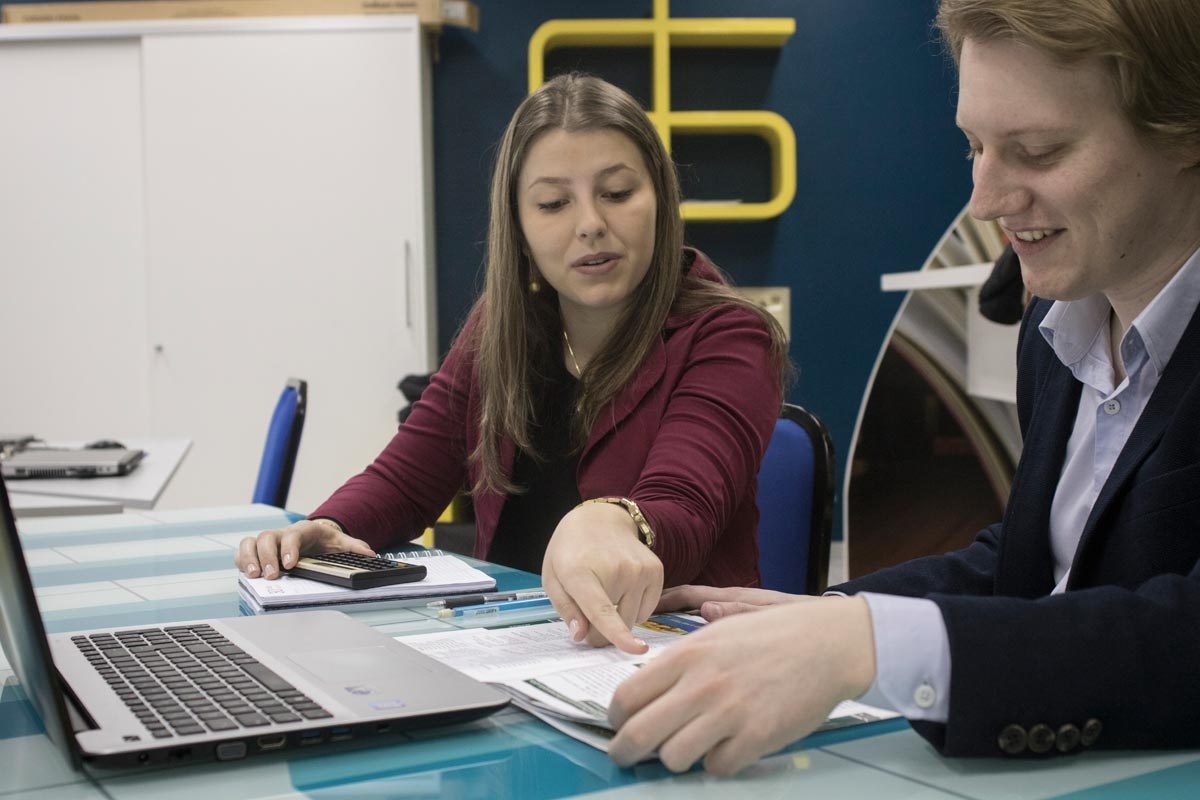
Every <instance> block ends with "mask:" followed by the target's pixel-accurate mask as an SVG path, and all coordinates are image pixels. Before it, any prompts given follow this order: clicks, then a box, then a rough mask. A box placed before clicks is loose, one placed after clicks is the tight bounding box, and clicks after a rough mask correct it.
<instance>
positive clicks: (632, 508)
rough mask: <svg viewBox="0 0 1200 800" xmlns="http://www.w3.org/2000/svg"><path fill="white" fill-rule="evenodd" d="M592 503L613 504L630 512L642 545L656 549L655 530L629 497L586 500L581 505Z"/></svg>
mask: <svg viewBox="0 0 1200 800" xmlns="http://www.w3.org/2000/svg"><path fill="white" fill-rule="evenodd" d="M592 503H611V504H612V505H616V506H620V507H621V508H623V509H625V510H626V511H628V512H629V516H631V517H633V524H634V525H636V526H637V531H638V538H639V539H641V540H642V544H644V545H646V547H649V548H650V549H651V550H653V549H654V529H653V528H651V527H650V523H649V522H647V521H646V515H645V514H643V513H642V510H641V509H640V508H638V504H637V503H635V502H633V501H632V500H630V499H629V498H628V497H593V498H592V499H591V500H584V501H583V502H582V503H580V505H581V506H586V505H590V504H592Z"/></svg>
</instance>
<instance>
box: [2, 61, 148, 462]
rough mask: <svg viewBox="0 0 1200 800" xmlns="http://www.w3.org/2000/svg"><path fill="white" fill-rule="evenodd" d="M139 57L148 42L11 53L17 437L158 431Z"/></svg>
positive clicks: (6, 208)
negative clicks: (151, 423) (151, 392)
mask: <svg viewBox="0 0 1200 800" xmlns="http://www.w3.org/2000/svg"><path fill="white" fill-rule="evenodd" d="M138 53H139V50H138V41H137V39H136V38H127V39H119V40H104V41H81V42H56V41H5V42H3V43H0V109H3V110H2V111H0V117H2V121H0V296H2V297H3V307H2V308H0V364H2V369H3V375H4V378H3V387H4V388H3V391H0V427H3V428H4V429H5V430H6V432H11V433H22V432H24V433H32V434H37V435H39V436H43V437H46V438H57V439H74V438H84V439H93V438H98V437H101V436H112V437H121V436H137V435H139V434H142V435H144V434H146V433H148V424H147V418H148V391H147V380H146V369H147V360H146V348H145V335H146V311H145V309H146V297H145V248H144V245H143V239H142V232H143V203H142V173H141V161H142V136H141V131H142V128H141V90H140V85H141V80H140V78H139V70H140V63H139V55H138ZM18 429H19V430H18Z"/></svg>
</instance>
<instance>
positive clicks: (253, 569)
mask: <svg viewBox="0 0 1200 800" xmlns="http://www.w3.org/2000/svg"><path fill="white" fill-rule="evenodd" d="M246 574H247V575H249V576H250V577H251V578H253V577H254V576H255V575H257V574H258V565H256V564H250V565H249V566H247V567H246Z"/></svg>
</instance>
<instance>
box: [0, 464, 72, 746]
mask: <svg viewBox="0 0 1200 800" xmlns="http://www.w3.org/2000/svg"><path fill="white" fill-rule="evenodd" d="M0 528H3V530H0V645H2V646H3V648H4V655H5V656H6V657H7V658H8V662H9V663H10V664H11V665H12V668H13V671H14V672H15V673H16V674H17V680H19V681H20V682H21V687H22V688H23V689H24V690H25V694H26V696H27V697H28V698H29V702H30V703H32V704H33V708H34V710H35V711H36V712H37V714H38V716H39V717H41V720H42V725H43V726H45V728H46V734H47V735H48V736H49V737H50V739H51V740H52V741H53V742H54V744H55V746H56V747H58V749H59V750H60V751H61V752H62V753H63V754H64V755H65V756H66V757H67V759H68V760H69V761H70V763H71V766H73V767H75V768H76V769H79V768H80V767H81V766H82V764H81V761H82V759H81V758H80V755H79V750H78V743H77V742H76V741H75V734H74V733H73V732H72V731H71V729H70V728H69V726H68V725H67V719H68V717H67V708H66V705H65V704H64V702H63V693H62V688H61V684H60V682H59V677H58V671H57V670H56V669H55V667H54V662H53V660H52V659H51V657H50V646H49V644H47V642H46V628H45V626H44V625H42V615H41V612H40V611H38V606H37V600H36V598H35V597H34V595H33V583H32V582H31V581H30V579H29V569H28V568H27V567H26V565H25V554H24V552H22V550H21V540H20V539H19V538H18V536H17V526H16V523H15V522H14V521H13V513H12V507H11V506H10V505H9V502H8V492H7V491H6V490H5V488H4V480H3V478H0Z"/></svg>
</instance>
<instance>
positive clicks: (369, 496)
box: [312, 253, 782, 586]
mask: <svg viewBox="0 0 1200 800" xmlns="http://www.w3.org/2000/svg"><path fill="white" fill-rule="evenodd" d="M690 269H691V274H692V275H693V276H697V277H701V278H705V279H708V280H714V281H720V280H721V277H720V274H719V272H718V271H717V270H716V269H715V267H713V266H712V264H711V263H710V262H709V261H708V260H707V258H706V257H704V256H703V255H702V254H699V253H697V254H696V257H695V259H694V261H693V263H692V265H691V268H690ZM474 324H475V317H474V315H472V318H471V319H469V320H468V321H467V326H466V330H464V333H463V334H462V335H460V336H459V337H458V339H457V341H456V342H455V344H454V346H453V347H452V348H451V350H450V353H449V354H448V355H447V356H446V359H445V361H444V362H443V363H442V367H441V369H439V370H438V372H437V373H436V374H434V375H433V377H432V378H431V379H430V383H429V386H428V387H427V388H426V389H425V390H424V392H423V393H422V395H421V398H420V399H419V400H418V401H417V402H415V403H414V404H413V406H412V412H411V414H409V416H408V418H407V419H406V420H405V421H404V423H403V424H402V425H400V427H399V429H398V430H397V432H396V435H395V436H394V437H393V438H392V441H391V442H390V443H389V444H388V446H387V447H386V448H385V449H384V451H383V452H382V453H380V454H379V456H378V457H377V458H376V459H375V461H374V463H372V464H371V465H370V466H368V467H367V468H366V469H365V470H364V471H363V472H361V473H359V474H358V475H356V476H354V477H352V478H351V479H350V480H348V481H347V482H346V483H345V484H344V485H343V486H342V487H341V488H340V489H338V490H337V491H336V492H334V494H333V496H331V497H330V498H329V499H328V500H326V501H325V502H324V503H323V504H322V505H321V506H320V507H319V508H317V509H316V511H314V512H313V514H312V516H313V517H328V518H331V519H333V520H336V521H337V522H338V523H339V524H341V525H342V527H343V528H344V529H345V530H346V531H347V532H348V533H350V534H351V535H353V536H356V537H359V538H362V539H364V540H366V541H367V542H368V543H370V544H371V546H372V547H374V548H376V549H377V550H378V549H381V548H384V549H386V548H387V547H389V546H392V545H395V544H397V543H399V542H405V541H409V540H411V539H413V538H415V537H417V536H419V535H420V534H421V532H422V531H423V530H424V529H425V528H426V527H428V526H429V525H431V524H433V522H434V521H435V520H436V519H437V518H438V516H439V515H440V514H441V513H442V511H443V510H444V509H445V508H446V506H447V504H448V503H449V502H450V500H451V499H452V498H453V497H454V494H455V493H456V492H457V491H458V490H459V489H462V488H465V487H469V486H473V485H474V483H475V480H476V478H477V477H478V468H477V467H476V466H475V465H471V464H469V463H468V454H469V453H471V452H472V451H473V450H474V449H475V447H476V446H477V445H478V444H479V425H478V419H479V410H480V400H481V396H480V393H479V386H478V383H477V380H476V375H475V368H474V357H473V354H472V353H471V352H470V350H469V348H468V347H466V346H465V344H464V342H465V341H468V340H469V338H470V337H469V329H470V327H471V326H472V325H474ZM770 343H771V340H770V336H769V334H768V332H767V330H766V328H765V327H764V326H763V324H762V321H761V320H760V319H759V318H758V317H757V316H756V315H755V314H753V313H751V312H750V311H747V310H746V309H743V308H740V307H737V306H732V305H730V306H719V307H715V308H712V309H709V310H707V311H705V312H704V313H703V314H701V315H699V316H696V317H692V318H690V319H683V318H681V317H679V316H675V315H672V316H671V317H670V318H668V320H667V322H666V325H665V326H664V328H663V334H662V337H661V339H659V341H657V342H656V343H655V345H654V347H653V349H652V350H651V351H650V354H649V356H648V357H647V359H646V362H645V363H644V364H643V365H642V368H641V370H640V371H639V372H638V374H637V376H636V377H635V378H634V380H633V381H632V382H631V383H630V385H628V386H626V387H625V389H623V390H622V391H621V392H620V393H618V395H617V396H616V397H615V398H614V400H613V402H612V404H611V406H610V408H609V409H606V410H605V411H603V412H601V414H600V416H599V418H598V420H597V423H596V426H595V427H594V428H593V430H592V432H591V435H590V436H589V437H588V441H587V444H586V445H585V447H584V449H583V451H582V453H581V455H580V459H579V467H578V471H577V473H576V480H577V483H578V486H579V494H580V496H581V497H583V498H584V499H588V498H592V497H604V496H609V495H617V496H622V497H629V498H631V499H633V500H634V501H636V502H637V504H638V505H639V506H640V507H641V509H642V511H643V513H644V514H645V515H646V518H647V519H648V520H649V522H650V525H651V527H652V528H653V529H654V532H655V534H656V536H657V540H656V543H655V552H656V554H657V555H658V557H659V558H660V559H661V560H662V562H663V567H664V572H665V583H666V585H667V586H673V585H677V584H680V583H689V582H690V583H704V584H710V585H713V586H757V585H758V584H759V578H758V545H757V542H756V539H755V535H756V530H757V527H758V508H757V506H756V505H755V494H756V493H757V489H758V481H757V474H758V466H759V463H760V462H761V461H762V456H763V453H764V451H765V450H766V446H767V441H768V439H769V438H770V435H771V432H772V431H773V430H774V426H775V420H776V418H777V417H778V416H779V410H780V405H781V403H782V395H781V389H780V387H779V386H778V385H777V384H778V381H777V379H776V377H775V367H774V365H773V363H772V360H771V356H770ZM515 455H516V447H515V445H514V443H513V442H512V441H511V440H507V441H505V442H503V443H502V447H501V463H502V465H503V467H504V469H505V470H506V471H511V469H512V464H513V460H514V458H515ZM505 498H506V495H503V494H499V493H496V492H490V491H488V492H483V493H480V494H477V495H476V496H475V497H474V506H475V518H476V530H477V533H476V542H475V555H476V556H477V557H479V558H486V557H487V553H488V548H489V547H490V545H491V542H492V538H493V536H494V535H495V532H496V526H497V524H498V522H499V520H500V511H501V509H502V508H503V506H504V501H505Z"/></svg>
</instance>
